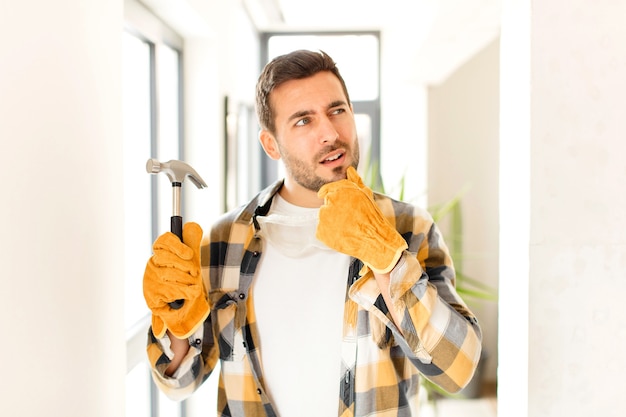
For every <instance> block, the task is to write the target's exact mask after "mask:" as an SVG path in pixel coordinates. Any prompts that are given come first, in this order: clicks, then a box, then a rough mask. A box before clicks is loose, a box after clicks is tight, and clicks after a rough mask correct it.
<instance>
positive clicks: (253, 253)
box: [252, 250, 259, 258]
mask: <svg viewBox="0 0 626 417" xmlns="http://www.w3.org/2000/svg"><path fill="white" fill-rule="evenodd" d="M252 256H254V257H255V258H256V257H257V256H259V251H256V250H255V251H254V252H252Z"/></svg>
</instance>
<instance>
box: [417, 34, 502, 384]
mask: <svg viewBox="0 0 626 417" xmlns="http://www.w3.org/2000/svg"><path fill="white" fill-rule="evenodd" d="M499 48H500V43H499V40H498V39H496V40H494V41H493V42H492V43H490V44H489V45H487V46H486V47H485V48H484V49H483V50H482V51H480V52H479V53H477V54H476V55H475V56H473V57H472V58H471V59H470V60H469V61H468V62H466V63H465V64H464V65H462V66H461V67H459V68H458V69H457V70H456V71H455V72H454V73H452V74H451V75H450V76H449V77H448V78H447V79H446V80H444V81H443V82H442V83H441V84H438V85H435V86H431V87H429V88H428V107H427V112H428V201H429V203H430V204H431V205H436V204H441V203H445V202H447V201H450V200H451V199H452V198H454V197H455V196H457V195H458V194H459V193H463V194H462V199H461V203H460V204H461V210H462V218H463V236H462V238H463V257H462V258H461V259H455V260H454V262H455V266H456V268H457V269H458V270H460V271H463V273H464V274H465V275H467V276H469V277H472V278H474V279H477V280H479V281H481V282H483V283H485V284H487V285H489V286H491V287H493V288H494V289H496V290H497V288H498V265H499V264H498V233H499V230H498V141H499V59H500V57H499ZM445 220H446V219H444V221H442V222H441V224H440V227H441V228H442V230H443V232H444V235H446V234H447V233H449V229H448V223H447V222H446V221H445ZM448 236H450V235H449V234H448ZM466 301H467V302H468V303H469V304H470V307H471V309H472V311H474V313H475V314H476V315H477V317H478V319H479V321H480V324H481V327H482V331H483V349H484V351H485V352H486V354H487V356H486V357H485V359H483V361H484V366H485V368H484V370H485V374H484V375H485V378H486V379H487V380H491V381H495V380H496V369H497V362H498V343H497V341H498V306H497V303H496V302H494V301H484V300H478V301H476V300H473V299H471V298H467V299H466Z"/></svg>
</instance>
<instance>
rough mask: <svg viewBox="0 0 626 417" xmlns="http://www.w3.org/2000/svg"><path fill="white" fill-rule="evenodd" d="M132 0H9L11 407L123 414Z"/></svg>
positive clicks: (4, 52)
mask: <svg viewBox="0 0 626 417" xmlns="http://www.w3.org/2000/svg"><path fill="white" fill-rule="evenodd" d="M122 27H123V7H122V2H121V1H100V0H63V1H55V2H50V1H46V0H32V1H27V2H3V3H2V5H1V6H0V119H1V122H0V141H1V144H2V156H3V162H2V164H0V172H1V174H2V177H3V179H4V186H3V188H4V190H3V198H2V204H0V216H1V217H2V218H3V219H4V225H3V232H2V236H3V239H1V240H0V265H2V273H1V274H0V282H1V286H2V290H1V292H2V303H0V327H1V328H2V335H3V336H2V342H1V343H0V357H1V358H2V363H3V366H2V374H3V382H2V392H1V393H0V397H1V398H2V401H1V407H2V414H3V415H14V416H24V417H29V416H33V417H38V416H44V415H59V416H76V417H79V416H80V417H83V416H103V417H104V416H121V415H124V377H125V373H126V366H125V364H126V362H125V340H124V321H123V311H122V309H123V305H124V303H123V294H124V287H123V271H124V269H123V229H122V226H123V206H122V199H123V187H122V184H123V174H122V114H121V56H122V52H121V45H122V44H121V35H122V33H121V28H122Z"/></svg>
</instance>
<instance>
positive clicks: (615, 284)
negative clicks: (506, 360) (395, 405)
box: [528, 0, 626, 417]
mask: <svg viewBox="0 0 626 417" xmlns="http://www.w3.org/2000/svg"><path fill="white" fill-rule="evenodd" d="M531 10H532V15H531V16H532V19H531V30H532V32H531V45H532V48H531V60H530V68H531V77H532V79H531V86H532V89H531V95H530V96H531V98H532V101H531V113H530V116H531V136H530V149H531V153H530V156H531V158H530V170H531V183H530V190H531V205H530V209H531V212H530V214H531V217H530V218H531V223H530V260H531V262H530V286H529V305H530V314H529V323H530V326H529V340H528V343H529V415H532V416H563V415H602V416H607V417H608V416H615V417H617V416H623V415H624V414H625V413H626V405H624V400H623V393H622V389H621V386H622V381H623V378H624V372H625V371H626V360H625V359H624V355H623V347H624V346H625V345H626V330H625V329H626V327H625V326H624V307H623V300H624V297H623V296H624V294H626V280H624V270H625V267H626V234H624V230H626V216H624V209H625V208H626V193H624V184H626V168H625V167H626V165H625V164H624V155H625V154H626V142H625V141H624V132H625V130H626V124H625V122H624V120H625V118H624V97H625V96H626V78H625V77H624V74H625V71H626V47H625V45H626V43H625V42H624V41H625V40H626V26H625V25H624V16H626V3H624V2H614V1H608V0H605V1H599V2H592V1H589V0H587V1H584V0H575V1H565V0H552V1H550V2H532V9H531Z"/></svg>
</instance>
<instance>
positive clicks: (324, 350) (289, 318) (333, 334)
mask: <svg viewBox="0 0 626 417" xmlns="http://www.w3.org/2000/svg"><path fill="white" fill-rule="evenodd" d="M318 211H319V209H311V208H303V207H298V206H294V205H292V204H289V203H287V202H286V201H285V200H284V199H282V198H281V197H280V196H279V195H276V196H275V197H274V200H273V202H272V207H271V209H270V212H269V213H268V215H267V216H265V217H262V218H261V217H258V218H257V219H258V220H259V223H260V226H261V235H262V236H263V238H264V242H265V246H264V248H263V256H262V258H261V262H260V265H259V266H258V270H257V274H256V278H255V281H254V283H253V288H252V291H253V292H252V296H253V301H254V310H255V313H256V321H257V326H258V331H259V338H260V347H261V355H262V356H261V361H262V363H263V375H264V378H265V383H266V389H267V392H268V394H269V396H270V398H271V399H272V403H273V404H274V405H275V407H276V409H277V410H276V411H277V413H278V415H280V416H282V417H293V416H298V417H307V416H311V417H319V416H331V415H336V414H337V409H338V404H339V383H340V378H341V375H340V370H341V369H340V364H341V339H342V332H343V311H344V303H345V295H346V282H347V276H348V267H349V262H350V257H349V256H348V255H344V254H341V253H338V252H335V251H334V250H331V249H329V248H328V247H326V246H325V245H324V244H323V243H321V242H319V241H318V240H317V239H315V229H316V227H317V213H318Z"/></svg>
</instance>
